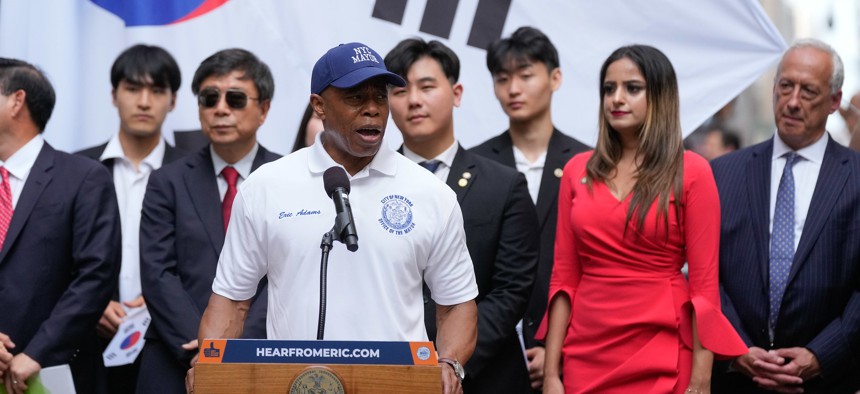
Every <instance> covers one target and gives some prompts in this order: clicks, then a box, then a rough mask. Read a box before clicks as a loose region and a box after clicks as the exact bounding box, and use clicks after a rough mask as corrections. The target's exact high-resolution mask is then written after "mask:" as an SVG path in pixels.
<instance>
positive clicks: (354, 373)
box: [194, 363, 442, 394]
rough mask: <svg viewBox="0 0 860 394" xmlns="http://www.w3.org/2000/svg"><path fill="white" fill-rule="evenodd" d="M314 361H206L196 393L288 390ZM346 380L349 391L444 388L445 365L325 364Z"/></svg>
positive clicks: (383, 393)
mask: <svg viewBox="0 0 860 394" xmlns="http://www.w3.org/2000/svg"><path fill="white" fill-rule="evenodd" d="M311 366H317V365H315V364H242V363H230V364H205V363H198V364H197V366H196V367H195V368H194V392H195V393H196V394H221V393H230V394H233V393H260V394H263V393H265V394H270V393H289V391H290V385H291V384H292V382H293V379H295V377H296V376H297V375H298V374H300V373H301V372H302V371H304V370H305V369H306V368H308V367H311ZM321 366H324V367H327V368H330V369H331V370H332V371H334V372H335V373H336V374H337V375H339V377H340V378H341V381H342V382H343V387H344V391H345V393H346V394H358V393H381V394H387V393H418V394H420V393H428V394H429V393H433V394H438V393H440V392H441V391H442V367H440V366H438V365H436V366H427V365H344V364H337V365H335V364H322V365H321Z"/></svg>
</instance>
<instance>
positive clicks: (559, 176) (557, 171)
mask: <svg viewBox="0 0 860 394" xmlns="http://www.w3.org/2000/svg"><path fill="white" fill-rule="evenodd" d="M552 173H553V175H555V177H556V178H559V179H560V178H561V176H562V175H564V171H563V170H562V169H561V168H556V169H555V171H553V172H552Z"/></svg>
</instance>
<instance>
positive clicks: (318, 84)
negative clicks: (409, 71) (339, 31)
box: [311, 42, 406, 94]
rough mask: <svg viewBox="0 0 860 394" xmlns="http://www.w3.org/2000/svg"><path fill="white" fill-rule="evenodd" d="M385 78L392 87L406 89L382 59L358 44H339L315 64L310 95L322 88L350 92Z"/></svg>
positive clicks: (401, 80) (403, 82) (369, 49)
mask: <svg viewBox="0 0 860 394" xmlns="http://www.w3.org/2000/svg"><path fill="white" fill-rule="evenodd" d="M379 76H382V77H385V81H386V82H388V83H390V84H392V85H394V86H401V87H402V86H406V81H404V80H403V78H400V76H399V75H397V74H394V73H392V72H389V71H388V69H387V68H385V63H383V58H382V56H379V54H378V53H376V51H374V50H373V49H371V48H370V47H369V46H367V45H364V44H362V43H360V42H351V43H349V44H340V45H338V46H336V47H334V48H332V49H329V50H328V52H326V53H325V55H323V56H322V57H321V58H320V60H317V63H316V64H314V71H313V74H311V93H316V94H320V93H322V91H323V90H325V88H327V87H329V86H334V87H336V88H342V89H345V88H351V87H353V86H356V85H358V84H360V83H362V82H364V81H366V80H368V79H370V78H374V77H379Z"/></svg>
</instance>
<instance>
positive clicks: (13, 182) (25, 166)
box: [0, 134, 45, 209]
mask: <svg viewBox="0 0 860 394" xmlns="http://www.w3.org/2000/svg"><path fill="white" fill-rule="evenodd" d="M43 145H45V139H44V138H42V135H41V134H37V135H36V136H35V137H33V139H32V140H30V141H29V142H27V143H26V144H24V146H22V147H21V148H20V149H18V150H17V151H16V152H15V153H13V154H12V156H9V160H6V161H5V162H0V166H2V167H6V171H9V188H10V189H11V190H12V209H15V207H16V206H18V198H19V197H20V196H21V191H23V190H24V183H26V182H27V177H28V176H30V170H31V169H32V168H33V164H35V163H36V158H37V157H39V152H41V151H42V146H43Z"/></svg>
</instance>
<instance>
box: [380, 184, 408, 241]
mask: <svg viewBox="0 0 860 394" xmlns="http://www.w3.org/2000/svg"><path fill="white" fill-rule="evenodd" d="M379 202H380V203H381V204H382V217H381V218H379V225H381V226H382V229H383V230H385V231H388V233H389V234H394V235H404V234H409V233H410V232H411V231H412V230H414V229H415V223H414V222H413V221H412V206H413V204H412V201H410V200H409V199H408V198H406V197H403V196H401V195H399V194H392V195H390V196H386V197H385V198H383V199H382V200H380V201H379Z"/></svg>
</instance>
